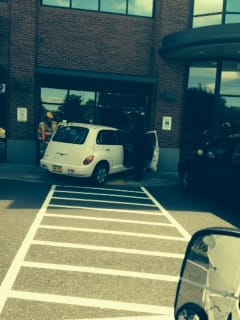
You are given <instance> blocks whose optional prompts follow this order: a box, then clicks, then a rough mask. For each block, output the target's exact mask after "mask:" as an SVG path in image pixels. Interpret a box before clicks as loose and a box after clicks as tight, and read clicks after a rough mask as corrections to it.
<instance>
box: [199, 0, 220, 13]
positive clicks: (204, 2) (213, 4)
mask: <svg viewBox="0 0 240 320" xmlns="http://www.w3.org/2000/svg"><path fill="white" fill-rule="evenodd" d="M222 10H223V0H195V1H194V15H200V14H207V13H217V12H222Z"/></svg>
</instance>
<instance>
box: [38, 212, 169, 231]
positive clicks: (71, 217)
mask: <svg viewBox="0 0 240 320" xmlns="http://www.w3.org/2000/svg"><path fill="white" fill-rule="evenodd" d="M44 217H50V218H63V219H77V220H87V221H104V222H120V223H126V224H128V223H129V224H141V225H150V226H161V227H169V228H175V226H174V225H173V224H171V223H163V222H149V221H139V220H127V219H110V218H97V217H90V216H74V215H71V214H55V213H46V214H45V215H44Z"/></svg>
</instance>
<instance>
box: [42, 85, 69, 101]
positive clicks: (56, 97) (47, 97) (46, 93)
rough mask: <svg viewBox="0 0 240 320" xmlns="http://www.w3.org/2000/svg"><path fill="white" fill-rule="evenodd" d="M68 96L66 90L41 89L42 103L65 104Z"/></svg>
mask: <svg viewBox="0 0 240 320" xmlns="http://www.w3.org/2000/svg"><path fill="white" fill-rule="evenodd" d="M66 94H67V90H66V89H55V88H41V101H42V102H47V103H53V104H59V103H62V102H63V100H64V98H65V96H66Z"/></svg>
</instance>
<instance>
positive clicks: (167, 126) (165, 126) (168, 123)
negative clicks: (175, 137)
mask: <svg viewBox="0 0 240 320" xmlns="http://www.w3.org/2000/svg"><path fill="white" fill-rule="evenodd" d="M162 130H172V117H163V119H162Z"/></svg>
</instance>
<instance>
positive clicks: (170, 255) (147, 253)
mask: <svg viewBox="0 0 240 320" xmlns="http://www.w3.org/2000/svg"><path fill="white" fill-rule="evenodd" d="M32 244H33V245H41V246H51V247H61V248H71V249H83V250H93V251H106V252H118V253H125V254H137V255H144V256H153V257H165V258H177V259H183V257H184V255H183V254H180V253H171V252H160V251H146V250H134V249H125V248H113V247H105V246H92V245H82V244H76V243H69V242H54V241H43V240H33V241H32Z"/></svg>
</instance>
